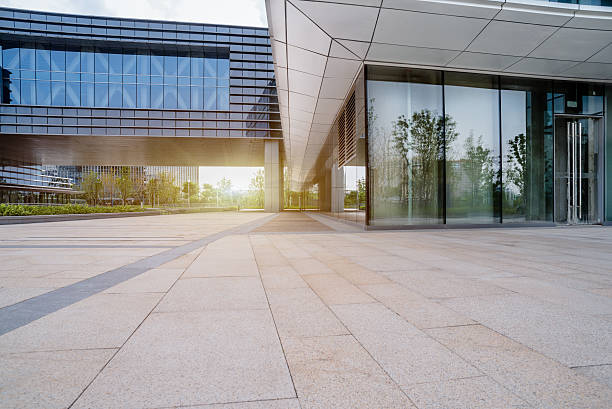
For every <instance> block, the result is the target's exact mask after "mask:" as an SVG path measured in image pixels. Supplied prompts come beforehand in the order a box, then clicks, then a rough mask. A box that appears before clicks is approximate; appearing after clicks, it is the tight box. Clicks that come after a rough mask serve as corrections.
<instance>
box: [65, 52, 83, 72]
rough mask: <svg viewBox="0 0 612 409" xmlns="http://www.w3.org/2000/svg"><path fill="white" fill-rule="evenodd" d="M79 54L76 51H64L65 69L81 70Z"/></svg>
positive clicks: (69, 70) (70, 70) (68, 70)
mask: <svg viewBox="0 0 612 409" xmlns="http://www.w3.org/2000/svg"><path fill="white" fill-rule="evenodd" d="M80 57H81V56H80V55H79V52H78V51H66V71H67V72H73V73H76V72H80V71H81V58H80Z"/></svg>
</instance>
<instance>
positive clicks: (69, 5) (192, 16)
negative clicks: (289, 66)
mask: <svg viewBox="0 0 612 409" xmlns="http://www.w3.org/2000/svg"><path fill="white" fill-rule="evenodd" d="M0 6H2V7H14V8H20V9H30V10H40V11H51V12H57V13H74V14H87V15H99V16H106V17H127V18H143V19H158V20H170V21H181V22H182V21H185V22H187V21H189V22H194V23H211V24H229V25H244V26H256V27H267V22H266V7H265V3H264V0H0Z"/></svg>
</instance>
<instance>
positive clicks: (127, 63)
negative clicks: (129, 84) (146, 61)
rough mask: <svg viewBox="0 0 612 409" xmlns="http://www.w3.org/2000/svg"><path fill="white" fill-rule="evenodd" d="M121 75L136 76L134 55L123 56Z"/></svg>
mask: <svg viewBox="0 0 612 409" xmlns="http://www.w3.org/2000/svg"><path fill="white" fill-rule="evenodd" d="M123 74H136V55H134V54H124V55H123Z"/></svg>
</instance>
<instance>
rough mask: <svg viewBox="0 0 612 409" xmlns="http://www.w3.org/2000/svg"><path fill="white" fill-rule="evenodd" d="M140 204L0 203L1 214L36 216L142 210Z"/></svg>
mask: <svg viewBox="0 0 612 409" xmlns="http://www.w3.org/2000/svg"><path fill="white" fill-rule="evenodd" d="M143 210H144V209H142V208H141V207H140V206H87V205H81V204H68V205H61V206H28V205H9V204H0V216H34V215H48V214H87V213H123V212H141V211H143Z"/></svg>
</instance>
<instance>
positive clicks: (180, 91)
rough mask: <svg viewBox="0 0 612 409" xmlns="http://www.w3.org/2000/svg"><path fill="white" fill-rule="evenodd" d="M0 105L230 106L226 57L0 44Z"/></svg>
mask: <svg viewBox="0 0 612 409" xmlns="http://www.w3.org/2000/svg"><path fill="white" fill-rule="evenodd" d="M0 46H1V47H2V59H1V60H0V63H1V64H0V66H1V67H2V103H5V104H19V105H44V106H69V107H97V108H158V109H161V108H163V109H194V110H196V109H197V110H221V111H223V110H229V80H230V78H229V77H230V69H229V67H230V61H229V55H227V53H226V55H225V56H222V55H217V54H216V53H205V52H203V51H201V50H200V51H190V50H184V51H168V50H164V49H163V48H159V49H155V48H149V49H139V50H136V49H128V48H114V49H111V48H107V49H105V48H93V47H72V48H70V47H69V48H67V47H64V46H58V45H52V44H44V43H38V44H34V43H27V42H20V43H11V42H2V43H0Z"/></svg>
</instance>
